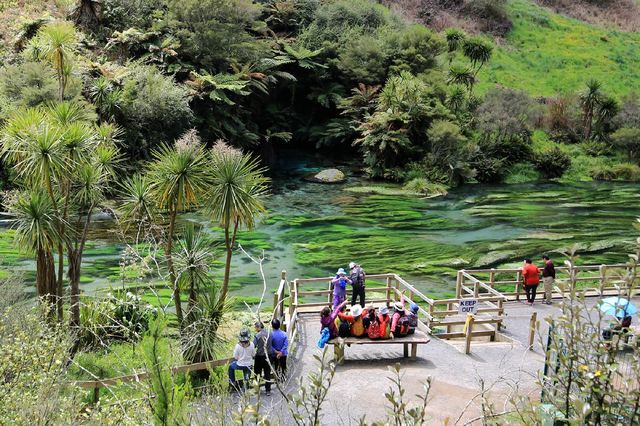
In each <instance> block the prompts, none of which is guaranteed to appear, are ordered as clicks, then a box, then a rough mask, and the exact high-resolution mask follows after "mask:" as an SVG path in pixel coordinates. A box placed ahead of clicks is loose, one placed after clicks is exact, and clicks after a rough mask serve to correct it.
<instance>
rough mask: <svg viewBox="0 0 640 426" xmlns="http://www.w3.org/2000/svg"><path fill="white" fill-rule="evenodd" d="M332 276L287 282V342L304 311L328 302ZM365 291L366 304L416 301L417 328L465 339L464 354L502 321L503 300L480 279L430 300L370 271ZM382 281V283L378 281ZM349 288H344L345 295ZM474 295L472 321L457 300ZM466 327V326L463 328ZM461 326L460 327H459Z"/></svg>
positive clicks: (492, 336)
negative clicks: (460, 313) (460, 311)
mask: <svg viewBox="0 0 640 426" xmlns="http://www.w3.org/2000/svg"><path fill="white" fill-rule="evenodd" d="M332 278H333V277H321V278H302V279H300V278H297V279H294V280H293V281H290V282H289V305H288V310H287V314H286V318H287V331H288V333H289V336H290V338H291V341H293V340H295V337H296V335H297V326H298V321H299V317H300V315H302V314H306V313H318V312H319V311H320V310H321V308H323V307H325V306H327V305H328V304H330V303H331V295H332V291H331V289H330V287H329V285H328V284H329V283H330V282H331V279H332ZM367 281H368V282H369V283H375V284H369V285H368V286H367V294H369V295H374V296H373V297H372V298H369V299H367V302H368V303H373V304H386V305H390V304H391V303H392V302H395V301H399V300H400V299H401V298H402V297H403V296H404V299H405V302H406V303H416V304H417V305H418V306H419V308H418V328H419V329H420V330H421V331H424V332H426V333H427V334H432V333H433V332H434V328H435V327H442V328H444V330H439V331H441V332H439V333H438V334H437V336H438V337H440V338H443V339H454V338H462V339H465V340H466V342H467V345H466V346H467V353H468V352H469V346H470V344H471V341H472V340H473V339H476V338H478V337H489V338H490V339H491V340H493V339H495V336H496V333H497V331H498V330H499V327H500V324H501V323H502V321H503V315H504V307H503V303H504V301H505V300H506V298H505V297H504V296H502V295H501V294H500V293H499V292H498V291H497V290H495V289H492V288H489V287H488V286H486V285H485V284H483V283H481V282H479V281H478V282H477V283H476V284H475V287H474V289H472V288H470V287H467V286H466V285H462V286H461V292H462V293H463V294H462V295H461V297H460V298H456V299H444V300H434V299H431V298H429V297H427V296H425V295H424V294H423V293H422V292H420V291H419V290H418V289H416V288H415V287H414V286H412V285H411V284H409V283H408V282H407V281H406V280H404V279H403V278H402V277H400V276H399V275H397V274H392V273H387V274H373V275H367ZM380 281H381V282H383V283H384V285H380V284H378V283H379V282H380ZM313 284H316V285H317V284H327V288H326V289H317V288H315V289H309V288H308V286H309V285H313ZM350 294H351V290H350V289H348V290H347V296H349V295H350ZM303 297H315V298H316V299H320V300H322V299H324V298H325V297H326V299H325V300H324V301H308V302H306V301H303V299H302V298H303ZM471 298H474V299H475V300H477V301H478V304H479V305H480V307H479V308H478V312H477V316H475V317H474V318H473V320H472V321H467V318H465V317H460V316H458V315H457V314H458V305H459V302H460V299H471ZM280 302H281V300H280V299H279V298H276V301H275V302H274V303H277V304H279V303H280ZM465 326H466V327H465ZM463 327H464V329H463Z"/></svg>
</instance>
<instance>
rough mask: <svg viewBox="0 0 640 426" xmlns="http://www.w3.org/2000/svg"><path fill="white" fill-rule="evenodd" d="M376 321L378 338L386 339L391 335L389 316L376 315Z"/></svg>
mask: <svg viewBox="0 0 640 426" xmlns="http://www.w3.org/2000/svg"><path fill="white" fill-rule="evenodd" d="M378 323H379V324H380V327H379V328H380V338H381V339H388V338H389V337H391V317H390V316H389V315H386V318H384V316H382V315H378Z"/></svg>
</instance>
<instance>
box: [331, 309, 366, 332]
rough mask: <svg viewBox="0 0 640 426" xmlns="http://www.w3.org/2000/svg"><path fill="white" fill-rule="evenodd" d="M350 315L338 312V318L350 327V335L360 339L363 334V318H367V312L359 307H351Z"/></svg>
mask: <svg viewBox="0 0 640 426" xmlns="http://www.w3.org/2000/svg"><path fill="white" fill-rule="evenodd" d="M350 314H351V315H348V314H345V313H342V312H339V313H338V317H340V318H341V319H343V320H345V321H347V322H348V323H349V324H350V325H351V335H352V336H354V337H362V336H364V333H365V327H364V323H363V321H362V320H363V318H364V317H365V316H367V314H368V311H367V310H366V309H362V306H360V305H357V304H356V305H353V306H351V312H350Z"/></svg>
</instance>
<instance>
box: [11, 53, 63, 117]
mask: <svg viewBox="0 0 640 426" xmlns="http://www.w3.org/2000/svg"><path fill="white" fill-rule="evenodd" d="M57 91H58V84H57V82H56V77H55V74H54V73H53V70H52V69H51V68H50V67H48V66H47V65H45V64H43V63H39V62H26V63H23V64H18V65H7V66H6V67H3V68H1V69H0V98H4V102H1V101H0V107H2V104H5V102H6V107H2V111H0V117H2V116H4V117H6V116H7V112H8V111H6V110H5V109H11V110H13V109H18V108H25V107H26V108H28V107H35V106H38V105H41V104H44V103H47V102H51V101H53V100H55V99H56V98H57V93H58V92H57Z"/></svg>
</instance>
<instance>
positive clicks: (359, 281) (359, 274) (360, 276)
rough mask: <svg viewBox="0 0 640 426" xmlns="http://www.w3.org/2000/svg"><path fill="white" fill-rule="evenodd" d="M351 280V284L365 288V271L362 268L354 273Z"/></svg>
mask: <svg viewBox="0 0 640 426" xmlns="http://www.w3.org/2000/svg"><path fill="white" fill-rule="evenodd" d="M349 278H350V279H351V284H352V285H354V286H363V285H364V270H363V269H362V268H360V267H358V269H356V270H355V272H352V273H351V275H350V276H349Z"/></svg>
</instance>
